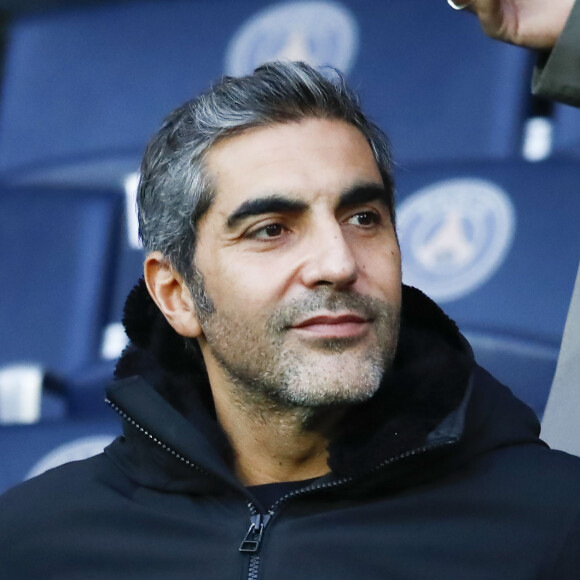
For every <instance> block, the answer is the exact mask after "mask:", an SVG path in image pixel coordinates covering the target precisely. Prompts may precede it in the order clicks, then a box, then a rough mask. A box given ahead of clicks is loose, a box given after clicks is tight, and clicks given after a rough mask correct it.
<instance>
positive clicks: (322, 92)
mask: <svg viewBox="0 0 580 580" xmlns="http://www.w3.org/2000/svg"><path fill="white" fill-rule="evenodd" d="M329 71H330V73H331V74H329V75H325V74H323V73H322V72H321V71H319V70H316V69H315V68H313V67H311V66H309V65H307V64H304V63H300V62H272V63H268V64H265V65H263V66H261V67H259V68H257V69H256V70H255V71H254V72H253V73H252V74H250V75H248V76H244V77H223V78H222V79H221V80H220V81H219V82H218V83H217V84H215V85H214V86H212V87H211V88H210V89H209V90H208V91H206V92H204V93H202V94H201V95H200V96H198V97H197V98H195V99H192V100H190V101H188V102H186V103H185V104H183V105H182V106H181V107H179V108H178V109H176V110H175V111H173V112H172V113H170V115H169V116H168V117H167V118H166V119H165V122H164V124H163V126H162V127H161V129H160V130H159V131H158V132H157V133H156V134H155V135H154V136H153V138H152V139H151V141H150V142H149V144H148V145H147V149H146V151H145V155H144V157H143V162H142V164H141V180H140V183H139V193H138V200H137V203H138V210H139V234H140V236H141V239H142V241H143V245H144V248H145V250H146V252H147V253H150V252H153V251H156V250H158V251H160V252H161V253H162V254H163V256H164V257H165V258H166V259H168V260H169V262H170V263H171V265H172V266H173V267H174V268H175V269H176V270H177V271H178V272H179V273H180V275H181V276H183V278H184V279H185V280H186V282H188V283H190V284H194V283H195V272H194V270H195V269H194V251H195V244H196V227H197V223H198V221H199V219H200V218H201V217H202V216H203V215H204V213H205V212H206V211H207V210H208V209H209V207H210V206H211V203H212V200H213V197H214V195H215V191H214V187H213V184H212V180H211V176H210V175H209V174H208V171H207V170H206V166H205V163H204V161H205V157H206V155H207V154H208V152H209V150H210V148H211V147H212V146H213V145H214V144H215V143H217V142H218V141H220V140H222V139H224V138H227V137H230V136H233V135H236V134H239V133H242V132H243V131H245V130H247V129H251V128H255V127H263V126H269V125H274V124H277V123H289V122H295V121H300V120H301V119H305V118H322V119H337V120H342V121H345V122H347V123H349V124H351V125H354V126H355V127H357V128H358V129H359V130H360V131H361V133H362V134H363V135H364V136H365V138H366V139H367V141H368V143H369V145H370V147H371V149H372V152H373V155H374V158H375V160H376V162H377V165H378V168H379V171H380V173H381V176H382V179H383V181H384V185H385V188H386V189H387V192H388V194H389V200H388V201H389V207H390V211H391V217H392V218H393V220H394V203H393V182H392V172H391V155H390V150H389V145H388V140H387V138H386V136H385V135H384V133H383V132H382V131H381V130H380V129H379V128H378V127H377V126H376V125H375V124H373V123H372V122H371V121H369V120H368V119H367V118H366V117H365V115H364V114H363V112H362V110H361V108H360V105H359V102H358V98H357V96H356V95H355V94H354V93H353V92H352V91H351V90H350V89H349V88H348V87H347V85H346V83H345V81H344V78H343V77H342V75H341V74H340V73H338V72H337V71H335V70H333V69H329Z"/></svg>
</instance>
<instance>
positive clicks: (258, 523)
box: [239, 438, 457, 580]
mask: <svg viewBox="0 0 580 580" xmlns="http://www.w3.org/2000/svg"><path fill="white" fill-rule="evenodd" d="M456 442H457V439H456V438H454V439H448V440H446V441H440V442H438V443H431V444H429V445H424V446H423V447H418V448H417V449H413V450H411V451H407V452H406V453H401V454H400V455H396V456H395V457H391V458H390V459H387V460H385V461H383V462H382V463H380V464H379V465H376V466H375V467H374V468H373V469H372V470H371V471H369V472H367V473H365V474H361V475H357V476H350V477H343V478H342V479H337V480H335V481H329V482H328V483H320V484H318V485H314V486H313V487H307V488H303V489H298V490H296V491H292V492H290V493H287V494H286V495H284V496H282V497H281V498H280V499H278V500H277V501H276V502H275V503H274V504H273V505H272V506H270V509H269V510H268V512H267V513H266V514H260V513H258V511H257V510H256V508H255V506H254V505H253V504H252V503H251V502H248V507H249V508H250V514H251V515H250V527H249V528H248V531H247V532H246V535H245V537H244V539H243V540H242V543H241V544H240V548H239V551H240V552H242V553H249V554H251V556H250V562H249V565H248V580H258V577H259V573H260V556H259V554H258V551H259V549H260V544H261V542H262V538H263V536H264V530H265V528H266V526H267V525H268V523H269V522H270V521H271V520H272V519H273V518H274V517H275V516H276V514H277V510H278V509H279V508H280V506H281V505H282V504H283V503H285V502H286V501H288V500H289V499H291V498H294V497H297V496H301V495H307V494H309V493H312V492H314V491H319V490H321V489H330V488H334V487H338V486H341V485H346V484H347V483H352V482H353V481H356V480H357V479H362V478H363V477H367V476H368V475H370V474H372V473H375V472H377V471H380V470H381V469H383V468H385V467H387V466H389V465H391V464H392V463H396V462H397V461H400V460H402V459H407V458H409V457H413V456H415V455H420V454H421V453H426V452H428V451H433V450H435V449H439V448H442V447H447V446H449V445H453V444H455V443H456Z"/></svg>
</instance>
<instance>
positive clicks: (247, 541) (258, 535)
mask: <svg viewBox="0 0 580 580" xmlns="http://www.w3.org/2000/svg"><path fill="white" fill-rule="evenodd" d="M270 517H271V516H270V515H269V514H266V515H262V514H256V515H253V516H252V517H251V518H250V528H249V529H248V531H247V533H246V537H245V538H244V539H243V540H242V543H241V544H240V552H244V553H255V552H257V551H258V548H259V547H260V542H261V541H262V535H263V533H264V528H265V527H266V525H267V524H268V522H269V521H270Z"/></svg>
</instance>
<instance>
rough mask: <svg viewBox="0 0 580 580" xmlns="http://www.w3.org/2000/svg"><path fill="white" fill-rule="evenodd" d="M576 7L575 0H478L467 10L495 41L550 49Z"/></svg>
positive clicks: (460, 0) (460, 1) (460, 2)
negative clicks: (573, 7) (475, 16)
mask: <svg viewBox="0 0 580 580" xmlns="http://www.w3.org/2000/svg"><path fill="white" fill-rule="evenodd" d="M579 1H580V0H579ZM457 3H458V4H462V3H465V1H464V0H457ZM573 5H574V0H474V2H473V3H471V4H470V5H469V6H468V7H467V10H469V11H471V12H474V13H475V14H476V15H477V17H478V18H479V22H480V23H481V27H482V28H483V30H484V32H485V33H486V34H487V35H488V36H491V37H492V38H497V39H498V40H503V41H505V42H510V43H512V44H517V45H519V46H525V47H527V48H533V49H537V50H549V49H551V48H552V47H553V46H554V44H555V43H556V40H557V38H558V36H559V35H560V33H561V32H562V29H563V28H564V24H565V23H566V20H567V19H568V16H569V15H570V12H571V10H572V6H573Z"/></svg>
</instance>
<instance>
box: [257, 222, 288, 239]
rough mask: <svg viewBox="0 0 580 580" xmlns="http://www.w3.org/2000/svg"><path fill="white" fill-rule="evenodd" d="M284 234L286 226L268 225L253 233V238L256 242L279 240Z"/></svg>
mask: <svg viewBox="0 0 580 580" xmlns="http://www.w3.org/2000/svg"><path fill="white" fill-rule="evenodd" d="M283 233H284V226H282V224H268V225H267V226H263V227H261V228H259V229H257V230H255V231H254V232H252V234H251V237H252V238H254V239H256V240H266V239H269V238H277V237H279V236H281V235H282V234H283Z"/></svg>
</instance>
